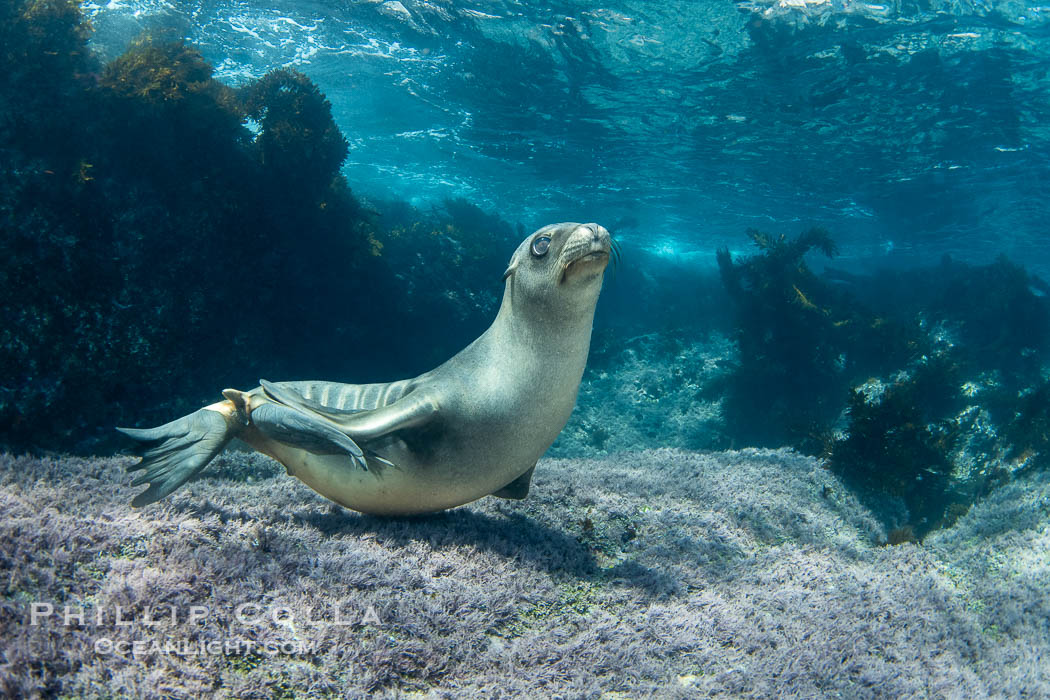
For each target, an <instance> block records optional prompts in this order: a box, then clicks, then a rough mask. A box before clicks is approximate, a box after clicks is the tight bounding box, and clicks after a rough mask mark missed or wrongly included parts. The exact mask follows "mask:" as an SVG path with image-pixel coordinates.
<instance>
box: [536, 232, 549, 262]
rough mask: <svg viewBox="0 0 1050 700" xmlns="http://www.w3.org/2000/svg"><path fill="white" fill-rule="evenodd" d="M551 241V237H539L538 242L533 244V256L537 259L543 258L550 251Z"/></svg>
mask: <svg viewBox="0 0 1050 700" xmlns="http://www.w3.org/2000/svg"><path fill="white" fill-rule="evenodd" d="M550 247H551V239H550V236H538V237H537V238H536V240H534V241H533V242H532V254H533V255H535V256H536V257H537V258H542V257H543V256H544V255H546V254H547V251H548V250H550Z"/></svg>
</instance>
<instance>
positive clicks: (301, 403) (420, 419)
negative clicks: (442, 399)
mask: <svg viewBox="0 0 1050 700" xmlns="http://www.w3.org/2000/svg"><path fill="white" fill-rule="evenodd" d="M259 383H260V384H261V385H262V388H263V390H264V391H265V392H266V394H267V396H269V397H270V398H271V399H273V400H274V401H276V402H278V404H282V405H284V406H286V407H289V408H292V409H294V410H297V411H299V412H300V413H303V414H306V415H310V414H313V415H316V416H318V417H319V418H321V419H323V420H324V421H325V422H326V423H328V424H331V425H333V426H335V427H337V428H338V429H339V431H341V432H342V433H344V434H345V435H346V436H347V437H348V438H350V439H351V440H355V441H357V442H367V441H369V440H375V439H377V438H381V437H384V436H386V435H389V434H390V433H393V432H396V431H398V430H405V429H406V428H416V427H419V426H422V425H424V424H425V423H427V422H429V421H430V420H431V419H432V418H434V416H436V415H437V413H438V410H439V406H438V402H437V400H436V399H435V398H434V397H433V395H432V394H431V393H430V392H429V391H427V390H425V389H420V390H417V391H414V392H412V393H410V394H406V395H404V396H402V397H401V398H399V399H397V400H396V401H394V402H393V403H390V404H387V405H385V406H380V407H379V408H374V409H372V410H345V409H334V408H327V407H324V406H321V405H320V404H318V403H317V402H313V401H310V400H309V399H305V398H303V397H302V396H299V395H298V394H296V393H295V392H294V391H292V390H291V389H289V388H287V387H286V386H278V385H276V384H274V383H273V382H268V381H266V380H265V379H261V380H259ZM258 410H259V409H255V411H258ZM254 418H255V412H254V411H253V412H252V419H253V420H254Z"/></svg>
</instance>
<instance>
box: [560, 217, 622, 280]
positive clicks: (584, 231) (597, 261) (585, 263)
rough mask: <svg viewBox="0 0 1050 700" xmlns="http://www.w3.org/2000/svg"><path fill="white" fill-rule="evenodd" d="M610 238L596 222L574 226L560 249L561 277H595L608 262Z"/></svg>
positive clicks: (565, 278)
mask: <svg viewBox="0 0 1050 700" xmlns="http://www.w3.org/2000/svg"><path fill="white" fill-rule="evenodd" d="M611 249H612V239H611V237H610V236H609V232H608V231H606V230H605V228H604V227H603V226H599V225H598V224H582V225H580V226H578V227H577V228H576V230H575V231H573V232H572V233H571V234H569V239H568V240H567V241H565V246H564V247H563V248H562V251H561V266H562V271H561V278H560V280H559V281H560V282H565V281H566V280H568V279H570V278H573V279H575V278H579V277H581V276H585V277H588V278H589V277H595V276H597V275H599V274H601V273H602V271H604V270H605V266H606V265H608V264H609V253H610V251H611Z"/></svg>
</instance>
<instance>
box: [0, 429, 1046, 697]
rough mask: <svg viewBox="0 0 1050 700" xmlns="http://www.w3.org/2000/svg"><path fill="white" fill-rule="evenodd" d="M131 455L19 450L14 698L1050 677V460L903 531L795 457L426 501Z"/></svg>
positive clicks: (668, 455) (877, 689)
mask: <svg viewBox="0 0 1050 700" xmlns="http://www.w3.org/2000/svg"><path fill="white" fill-rule="evenodd" d="M129 463H130V460H128V459H124V458H117V459H101V460H99V459H82V458H65V459H36V458H30V457H20V458H16V457H11V456H3V457H2V458H0V510H2V517H0V543H2V545H0V573H2V574H3V576H2V580H3V581H5V584H4V591H3V603H2V605H0V632H2V634H3V638H4V639H5V645H4V646H5V650H4V656H3V659H2V661H0V691H2V692H3V694H4V695H5V696H8V697H19V696H33V695H44V696H77V697H144V698H150V697H157V698H159V697H172V696H180V697H181V696H198V695H203V694H216V693H218V694H221V695H224V696H228V697H243V698H249V697H300V696H309V697H355V698H356V697H361V698H363V697H369V696H371V697H399V696H403V695H404V694H406V693H417V694H422V695H424V696H426V697H453V696H463V695H465V694H466V695H479V696H487V697H494V696H499V697H535V696H537V695H549V696H559V695H572V696H575V697H599V696H602V695H609V694H622V695H627V696H638V695H653V694H656V695H659V696H661V697H695V696H696V695H697V694H700V695H704V696H709V697H768V696H769V695H773V694H776V695H784V694H792V695H799V696H814V695H829V694H840V695H844V696H849V697H858V698H869V697H870V698H874V697H885V696H886V695H894V696H913V695H914V696H925V695H951V694H962V695H967V696H971V697H983V696H989V695H1005V696H1010V697H1019V696H1026V695H1027V696H1033V697H1034V696H1040V695H1044V694H1046V693H1047V692H1050V676H1048V674H1047V669H1046V665H1045V663H1043V661H1042V659H1044V658H1045V657H1046V655H1047V654H1048V653H1050V646H1048V639H1050V634H1048V632H1050V630H1048V629H1047V627H1046V624H1047V623H1046V621H1047V620H1048V619H1050V607H1048V605H1050V603H1048V599H1047V597H1046V595H1045V591H1046V588H1047V585H1048V584H1050V580H1048V578H1047V577H1048V572H1050V560H1048V559H1047V552H1050V541H1048V540H1047V532H1050V511H1048V509H1047V508H1046V503H1047V502H1050V480H1048V477H1047V475H1046V474H1045V473H1042V472H1041V473H1036V474H1033V475H1031V476H1029V477H1025V478H1023V479H1020V480H1017V481H1015V482H1014V483H1012V484H1010V485H1008V486H1005V487H1003V488H1002V489H999V490H998V491H996V492H995V493H994V494H993V495H992V496H991V497H989V498H988V499H986V500H985V501H983V502H982V503H980V504H978V505H977V506H975V507H974V508H973V509H971V510H970V511H969V512H968V513H967V514H966V515H965V516H963V517H961V518H960V519H959V520H958V521H957V522H956V523H955V524H954V525H952V526H950V527H948V528H945V529H942V530H940V531H938V532H936V533H933V534H931V535H929V536H927V537H926V538H925V540H924V541H923V544H922V545H921V546H920V545H917V544H914V543H909V542H906V541H905V542H904V543H903V544H900V545H895V546H889V545H886V544H885V542H886V541H887V539H888V538H889V537H890V533H888V532H887V531H886V530H885V528H884V527H883V526H882V524H881V523H880V520H879V518H877V517H875V515H874V514H873V513H872V512H871V511H869V510H868V509H867V508H866V507H865V506H863V505H862V504H861V503H860V502H859V501H858V500H857V499H856V498H855V497H854V496H852V495H851V494H850V490H849V489H848V488H846V487H845V485H844V484H843V483H842V482H841V481H840V480H839V479H838V478H837V477H835V476H834V475H833V474H831V473H829V472H828V471H827V470H826V469H824V468H822V467H821V465H820V464H819V463H818V462H817V461H816V460H815V459H812V458H809V457H803V456H800V455H798V454H797V453H793V452H791V451H786V450H776V451H774V450H742V451H736V452H723V453H709V454H699V453H694V452H687V451H680V450H671V449H661V450H652V451H645V452H636V453H629V454H621V455H618V456H615V457H609V458H603V459H600V460H577V459H573V460H560V459H554V460H543V461H541V462H540V464H539V467H538V469H537V471H536V478H535V481H534V484H533V490H532V493H531V495H530V496H529V499H528V500H526V501H523V502H507V501H500V500H497V499H491V498H488V499H484V500H482V501H479V502H477V503H475V504H472V505H469V506H465V507H462V508H458V509H456V510H453V511H450V512H446V513H443V514H440V515H435V516H429V517H422V518H409V519H404V518H402V519H381V518H374V517H367V516H361V515H357V514H354V513H350V512H347V511H344V510H342V509H340V508H338V507H336V506H334V505H332V504H331V503H329V502H327V501H325V500H324V499H322V498H321V497H319V496H317V495H316V494H314V493H313V492H312V491H310V490H309V489H308V488H306V487H305V486H303V485H302V484H299V483H298V482H296V481H295V480H294V479H292V478H290V477H287V476H284V475H283V474H279V473H278V469H277V468H275V467H276V465H275V463H273V462H270V461H269V460H267V459H266V458H263V457H260V456H258V455H255V456H251V455H248V454H246V453H230V454H228V455H226V456H224V457H222V458H220V460H219V461H218V462H217V463H216V464H214V465H213V466H212V467H210V468H209V470H208V472H206V474H207V476H205V477H203V478H200V479H198V480H197V481H194V482H191V483H190V484H188V485H187V487H186V488H184V489H182V490H181V491H179V492H178V493H177V494H175V495H173V496H172V497H171V498H170V499H168V500H166V501H164V502H162V503H160V504H158V505H157V506H156V507H152V508H149V509H145V510H141V511H132V510H130V509H129V508H128V507H127V502H128V500H130V498H131V496H132V492H133V489H131V488H129V487H128V486H126V485H125V484H126V482H127V479H126V478H124V474H123V472H124V469H125V467H127V466H128V464H129ZM195 606H196V607H195ZM34 612H35V613H36V617H35V619H34V616H33V615H34ZM117 616H119V619H120V620H121V622H119V623H118V621H117Z"/></svg>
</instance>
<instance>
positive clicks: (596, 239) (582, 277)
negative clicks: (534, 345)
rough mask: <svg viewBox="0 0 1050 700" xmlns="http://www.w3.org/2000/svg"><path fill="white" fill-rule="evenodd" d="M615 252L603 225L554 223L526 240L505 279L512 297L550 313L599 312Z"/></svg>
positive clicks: (512, 259)
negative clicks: (597, 307) (596, 307)
mask: <svg viewBox="0 0 1050 700" xmlns="http://www.w3.org/2000/svg"><path fill="white" fill-rule="evenodd" d="M611 251H612V239H611V238H610V237H609V232H608V231H606V230H605V228H604V227H602V226H599V225H598V224H577V223H563V224H551V225H550V226H544V227H543V228H541V229H540V230H539V231H536V232H535V233H533V234H532V235H531V236H529V237H528V238H526V239H525V240H524V241H522V242H521V245H519V246H518V249H517V250H515V251H514V255H512V256H511V258H510V264H509V265H508V266H507V271H506V272H505V273H503V279H505V280H507V290H508V292H509V293H510V294H511V295H512V297H514V298H516V299H520V300H521V301H523V302H526V303H527V304H528V305H529V306H538V307H539V308H540V309H541V310H544V311H545V313H549V314H554V315H561V313H575V312H576V310H578V309H588V308H589V309H590V310H593V309H594V304H595V302H596V301H597V300H598V293H599V292H600V291H601V288H602V276H603V274H604V273H605V266H606V265H608V264H609V254H610V252H611Z"/></svg>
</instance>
